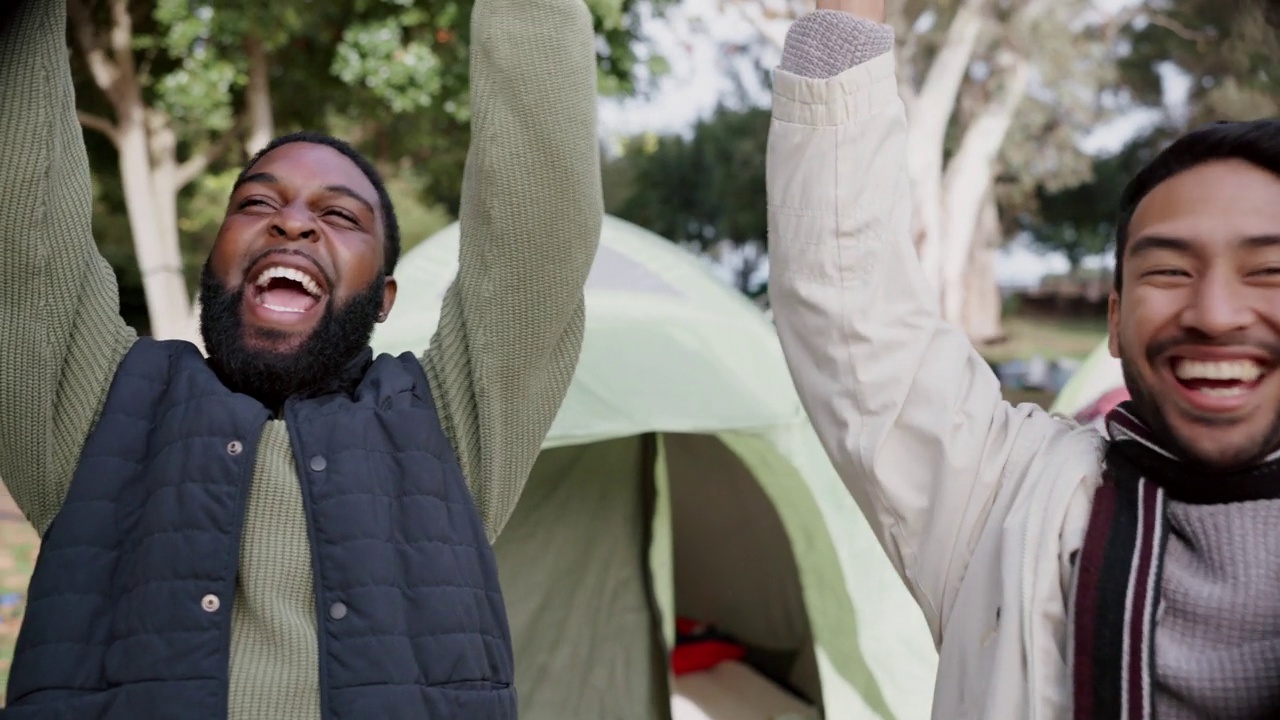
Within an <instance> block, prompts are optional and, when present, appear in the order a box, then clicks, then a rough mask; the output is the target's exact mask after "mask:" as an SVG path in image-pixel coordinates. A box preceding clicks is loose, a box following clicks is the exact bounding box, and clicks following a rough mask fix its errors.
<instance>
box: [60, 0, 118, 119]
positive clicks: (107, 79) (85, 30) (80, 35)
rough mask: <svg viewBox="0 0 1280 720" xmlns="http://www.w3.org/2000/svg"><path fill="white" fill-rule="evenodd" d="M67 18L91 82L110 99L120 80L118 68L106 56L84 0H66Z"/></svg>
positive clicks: (91, 15)
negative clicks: (91, 78)
mask: <svg viewBox="0 0 1280 720" xmlns="http://www.w3.org/2000/svg"><path fill="white" fill-rule="evenodd" d="M67 18H68V19H69V20H70V21H71V34H72V37H74V38H75V42H76V45H77V46H78V47H79V48H80V53H81V54H82V55H84V60H85V64H86V65H88V66H89V74H90V75H92V76H93V82H94V83H95V84H96V85H97V86H98V88H99V89H101V90H102V92H104V93H106V94H107V96H108V97H111V96H112V92H113V88H114V87H115V85H116V82H117V81H118V80H119V79H120V68H119V67H118V66H116V64H115V63H114V62H112V60H111V58H110V57H108V56H107V52H106V50H105V49H104V48H103V46H102V38H101V37H99V36H98V33H97V32H96V31H95V30H94V27H93V14H92V13H91V12H90V11H89V7H88V6H87V5H85V0H67Z"/></svg>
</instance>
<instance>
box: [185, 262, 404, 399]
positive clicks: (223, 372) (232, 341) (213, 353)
mask: <svg viewBox="0 0 1280 720" xmlns="http://www.w3.org/2000/svg"><path fill="white" fill-rule="evenodd" d="M384 285H385V277H384V275H383V274H382V273H379V274H378V277H377V278H375V279H374V281H373V282H372V283H370V284H369V286H368V287H367V288H365V289H364V290H361V291H360V293H359V294H357V295H356V296H355V297H353V298H351V300H349V301H347V303H345V304H344V305H343V306H342V307H335V305H334V302H333V298H332V296H330V298H329V300H328V302H327V304H326V306H325V309H324V315H323V316H321V318H320V322H318V323H317V324H316V327H315V329H314V330H313V331H312V332H311V334H310V335H309V336H307V338H306V339H305V340H303V341H302V342H301V343H300V344H299V345H298V346H297V347H295V348H294V349H292V350H290V351H287V352H274V351H270V350H261V349H257V348H254V347H251V346H250V345H249V343H248V342H247V340H248V338H246V336H245V335H246V330H245V327H244V320H243V318H242V316H241V314H240V313H241V307H242V302H243V300H244V293H245V288H244V286H241V287H240V288H239V289H238V290H235V291H232V290H230V289H228V288H226V287H225V286H223V285H222V283H221V282H219V281H218V279H217V278H215V277H214V276H213V273H212V272H211V271H210V270H209V265H208V263H206V264H205V266H204V269H203V270H202V271H201V273H200V334H201V336H202V337H203V338H204V345H205V349H206V350H207V351H208V353H209V365H210V366H211V367H212V368H213V370H214V372H216V373H217V374H218V377H219V378H220V379H221V380H222V382H223V383H224V384H225V385H226V386H227V387H228V388H229V389H231V390H232V391H234V392H238V393H244V394H245V395H248V396H250V397H252V398H254V399H256V400H258V402H261V403H262V404H263V405H265V406H267V408H269V409H271V410H272V411H273V412H275V411H279V410H280V409H281V408H282V407H283V405H284V402H285V400H287V399H289V398H291V397H295V396H303V397H305V396H310V395H315V394H319V393H321V392H324V391H325V390H326V389H331V388H333V387H334V385H335V383H337V382H339V381H340V380H341V379H342V376H343V374H344V371H345V370H346V367H347V365H348V364H350V363H351V361H352V360H354V359H355V358H356V357H357V356H358V355H359V354H360V353H361V352H363V351H364V349H365V348H367V347H368V346H369V338H371V337H373V328H374V325H376V324H377V320H378V313H379V312H381V310H382V294H383V288H384ZM253 332H254V334H255V335H256V336H258V337H260V338H262V339H264V340H267V341H279V340H282V339H284V338H286V337H287V336H286V335H285V334H284V333H280V332H278V331H275V330H267V329H255V330H254V331H253Z"/></svg>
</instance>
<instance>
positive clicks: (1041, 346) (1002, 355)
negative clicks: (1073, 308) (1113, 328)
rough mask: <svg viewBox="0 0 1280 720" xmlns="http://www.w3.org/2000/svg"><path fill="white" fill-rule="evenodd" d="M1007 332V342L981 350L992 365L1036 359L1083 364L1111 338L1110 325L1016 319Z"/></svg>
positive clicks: (1006, 321) (1007, 325) (1007, 324)
mask: <svg viewBox="0 0 1280 720" xmlns="http://www.w3.org/2000/svg"><path fill="white" fill-rule="evenodd" d="M1004 330H1005V334H1006V335H1007V336H1008V339H1007V340H1006V341H1004V342H1002V343H999V344H994V345H985V346H983V347H980V348H978V351H979V352H981V353H982V356H983V357H985V358H986V359H987V361H988V362H994V363H1003V362H1008V361H1010V360H1019V359H1022V360H1025V359H1027V358H1031V357H1034V356H1036V355H1041V356H1043V357H1045V358H1057V357H1070V358H1076V359H1079V360H1083V359H1084V357H1085V356H1086V355H1088V354H1089V353H1090V352H1092V351H1093V349H1094V347H1096V346H1097V345H1098V343H1100V342H1102V340H1103V338H1105V337H1106V336H1107V321H1106V320H1105V319H1104V318H1038V317H1026V316H1020V315H1013V316H1009V317H1006V318H1005V319H1004Z"/></svg>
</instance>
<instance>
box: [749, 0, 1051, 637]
mask: <svg viewBox="0 0 1280 720" xmlns="http://www.w3.org/2000/svg"><path fill="white" fill-rule="evenodd" d="M849 4H853V3H849ZM822 5H823V2H821V0H820V3H819V6H820V7H821V6H822ZM881 7H883V6H881ZM880 17H881V18H882V17H883V15H881V16H880ZM876 19H880V18H876ZM891 48H892V34H891V30H890V29H889V28H888V27H887V26H884V25H879V24H877V23H875V22H869V21H868V20H865V19H857V18H855V17H854V16H852V15H848V14H843V13H839V12H819V13H816V14H813V15H809V16H806V17H805V18H802V19H801V20H799V21H797V22H796V23H795V24H794V25H793V27H792V29H791V31H790V34H789V36H788V39H787V46H786V51H785V54H784V60H783V65H782V67H781V69H780V70H779V71H778V73H777V75H776V77H775V82H774V88H775V95H774V104H773V125H772V128H771V131H770V138H769V149H768V171H767V175H768V196H769V234H770V259H771V261H772V262H771V280H770V290H769V292H770V299H771V301H772V303H773V308H774V314H775V318H776V320H777V325H778V332H779V335H780V337H781V340H782V344H783V349H784V351H785V353H786V357H787V362H788V364H789V365H790V368H791V374H792V377H793V379H794V380H795V383H796V386H797V388H798V390H799V392H800V395H801V398H802V399H803V402H804V405H805V408H806V410H807V411H808V414H809V417H810V418H811V420H812V421H813V424H814V426H815V428H816V430H817V432H818V434H819V436H820V437H821V439H822V442H823V444H824V446H825V448H826V450H827V453H828V454H829V455H830V457H831V459H832V462H833V464H834V465H835V467H836V469H837V470H838V472H839V474H840V476H841V477H842V478H843V480H844V482H845V484H846V485H847V486H848V488H849V491H850V492H851V493H852V494H853V496H854V498H855V499H856V500H857V502H858V504H859V505H860V506H861V508H862V510H863V512H864V513H865V514H866V516H867V518H868V520H869V521H870V523H871V525H872V527H873V528H874V529H875V531H876V533H877V535H878V536H879V538H880V540H881V543H882V544H883V545H884V547H885V550H886V551H887V552H888V554H889V557H890V559H891V560H892V561H893V563H894V564H895V565H896V566H897V568H898V570H899V572H900V573H901V574H902V576H903V578H904V579H905V580H906V581H907V584H908V586H909V587H910V588H911V591H912V593H913V594H914V595H915V597H916V599H917V601H918V602H919V603H920V605H921V607H922V608H923V609H924V611H925V616H926V618H927V619H928V621H929V625H930V627H931V628H932V630H933V633H934V638H935V641H940V639H941V637H942V633H943V630H944V626H945V621H946V618H947V616H948V615H949V608H950V604H951V602H952V601H953V600H954V596H955V591H956V589H957V588H958V587H959V584H960V580H961V579H962V577H963V574H964V571H965V568H966V566H967V564H968V558H969V555H970V554H971V552H972V550H973V546H974V543H976V541H977V539H978V536H979V530H980V529H981V528H982V527H983V526H984V524H985V523H987V522H988V521H998V520H997V519H996V518H994V517H990V515H991V509H992V507H993V504H995V505H996V506H997V507H1001V506H1002V505H1003V503H997V502H996V500H997V495H998V494H999V493H1000V492H1001V490H1010V491H1012V490H1013V486H1016V485H1017V483H1018V482H1019V481H1020V480H1021V472H1020V471H1021V470H1023V469H1025V467H1026V463H1028V462H1029V461H1030V459H1031V458H1032V457H1034V456H1035V455H1036V453H1037V452H1039V451H1040V449H1041V448H1042V447H1044V445H1045V444H1046V442H1047V441H1048V440H1049V439H1050V438H1051V437H1052V436H1053V435H1055V434H1061V433H1062V432H1064V430H1065V428H1064V427H1063V426H1060V425H1059V424H1058V423H1057V422H1056V421H1054V420H1053V419H1051V418H1050V417H1049V416H1048V415H1046V414H1044V413H1040V412H1036V411H1034V410H1032V409H1031V408H1030V407H1024V408H1014V407H1012V406H1010V405H1009V404H1007V403H1006V402H1004V400H1003V399H1002V395H1001V391H1000V386H999V383H998V382H997V380H996V378H995V376H994V374H993V373H992V372H991V370H990V368H989V367H988V365H987V363H986V362H984V361H983V359H982V358H981V357H980V356H979V355H978V354H977V353H976V352H975V351H974V349H973V346H972V345H971V343H970V342H969V340H968V338H967V337H966V336H965V334H964V333H963V332H962V331H960V330H959V329H958V328H955V327H952V326H950V325H947V324H946V323H944V322H943V321H942V319H941V317H940V316H939V313H938V311H937V307H936V302H935V299H934V297H935V296H934V292H933V290H932V288H930V286H929V285H928V283H927V282H926V280H925V277H924V274H923V271H922V270H921V268H920V266H919V264H918V261H917V258H916V254H915V250H914V248H913V246H912V242H911V236H910V219H911V192H910V188H909V187H908V180H907V154H906V138H907V121H906V117H905V112H904V108H903V104H902V102H901V100H900V99H899V97H898V92H897V82H896V79H895V70H894V58H893V53H892V50H891ZM1006 497H1007V496H1006Z"/></svg>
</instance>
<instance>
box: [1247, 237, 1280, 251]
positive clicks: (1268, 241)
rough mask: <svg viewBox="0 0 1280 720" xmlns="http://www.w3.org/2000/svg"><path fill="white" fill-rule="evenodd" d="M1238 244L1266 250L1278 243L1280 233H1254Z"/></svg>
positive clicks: (1279, 241) (1248, 247)
mask: <svg viewBox="0 0 1280 720" xmlns="http://www.w3.org/2000/svg"><path fill="white" fill-rule="evenodd" d="M1240 244H1241V245H1243V246H1244V247H1245V248H1247V249H1249V250H1266V249H1267V248H1273V247H1275V246H1277V245H1280V235H1254V236H1252V237H1247V238H1245V239H1244V241H1243V242H1241V243H1240Z"/></svg>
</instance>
